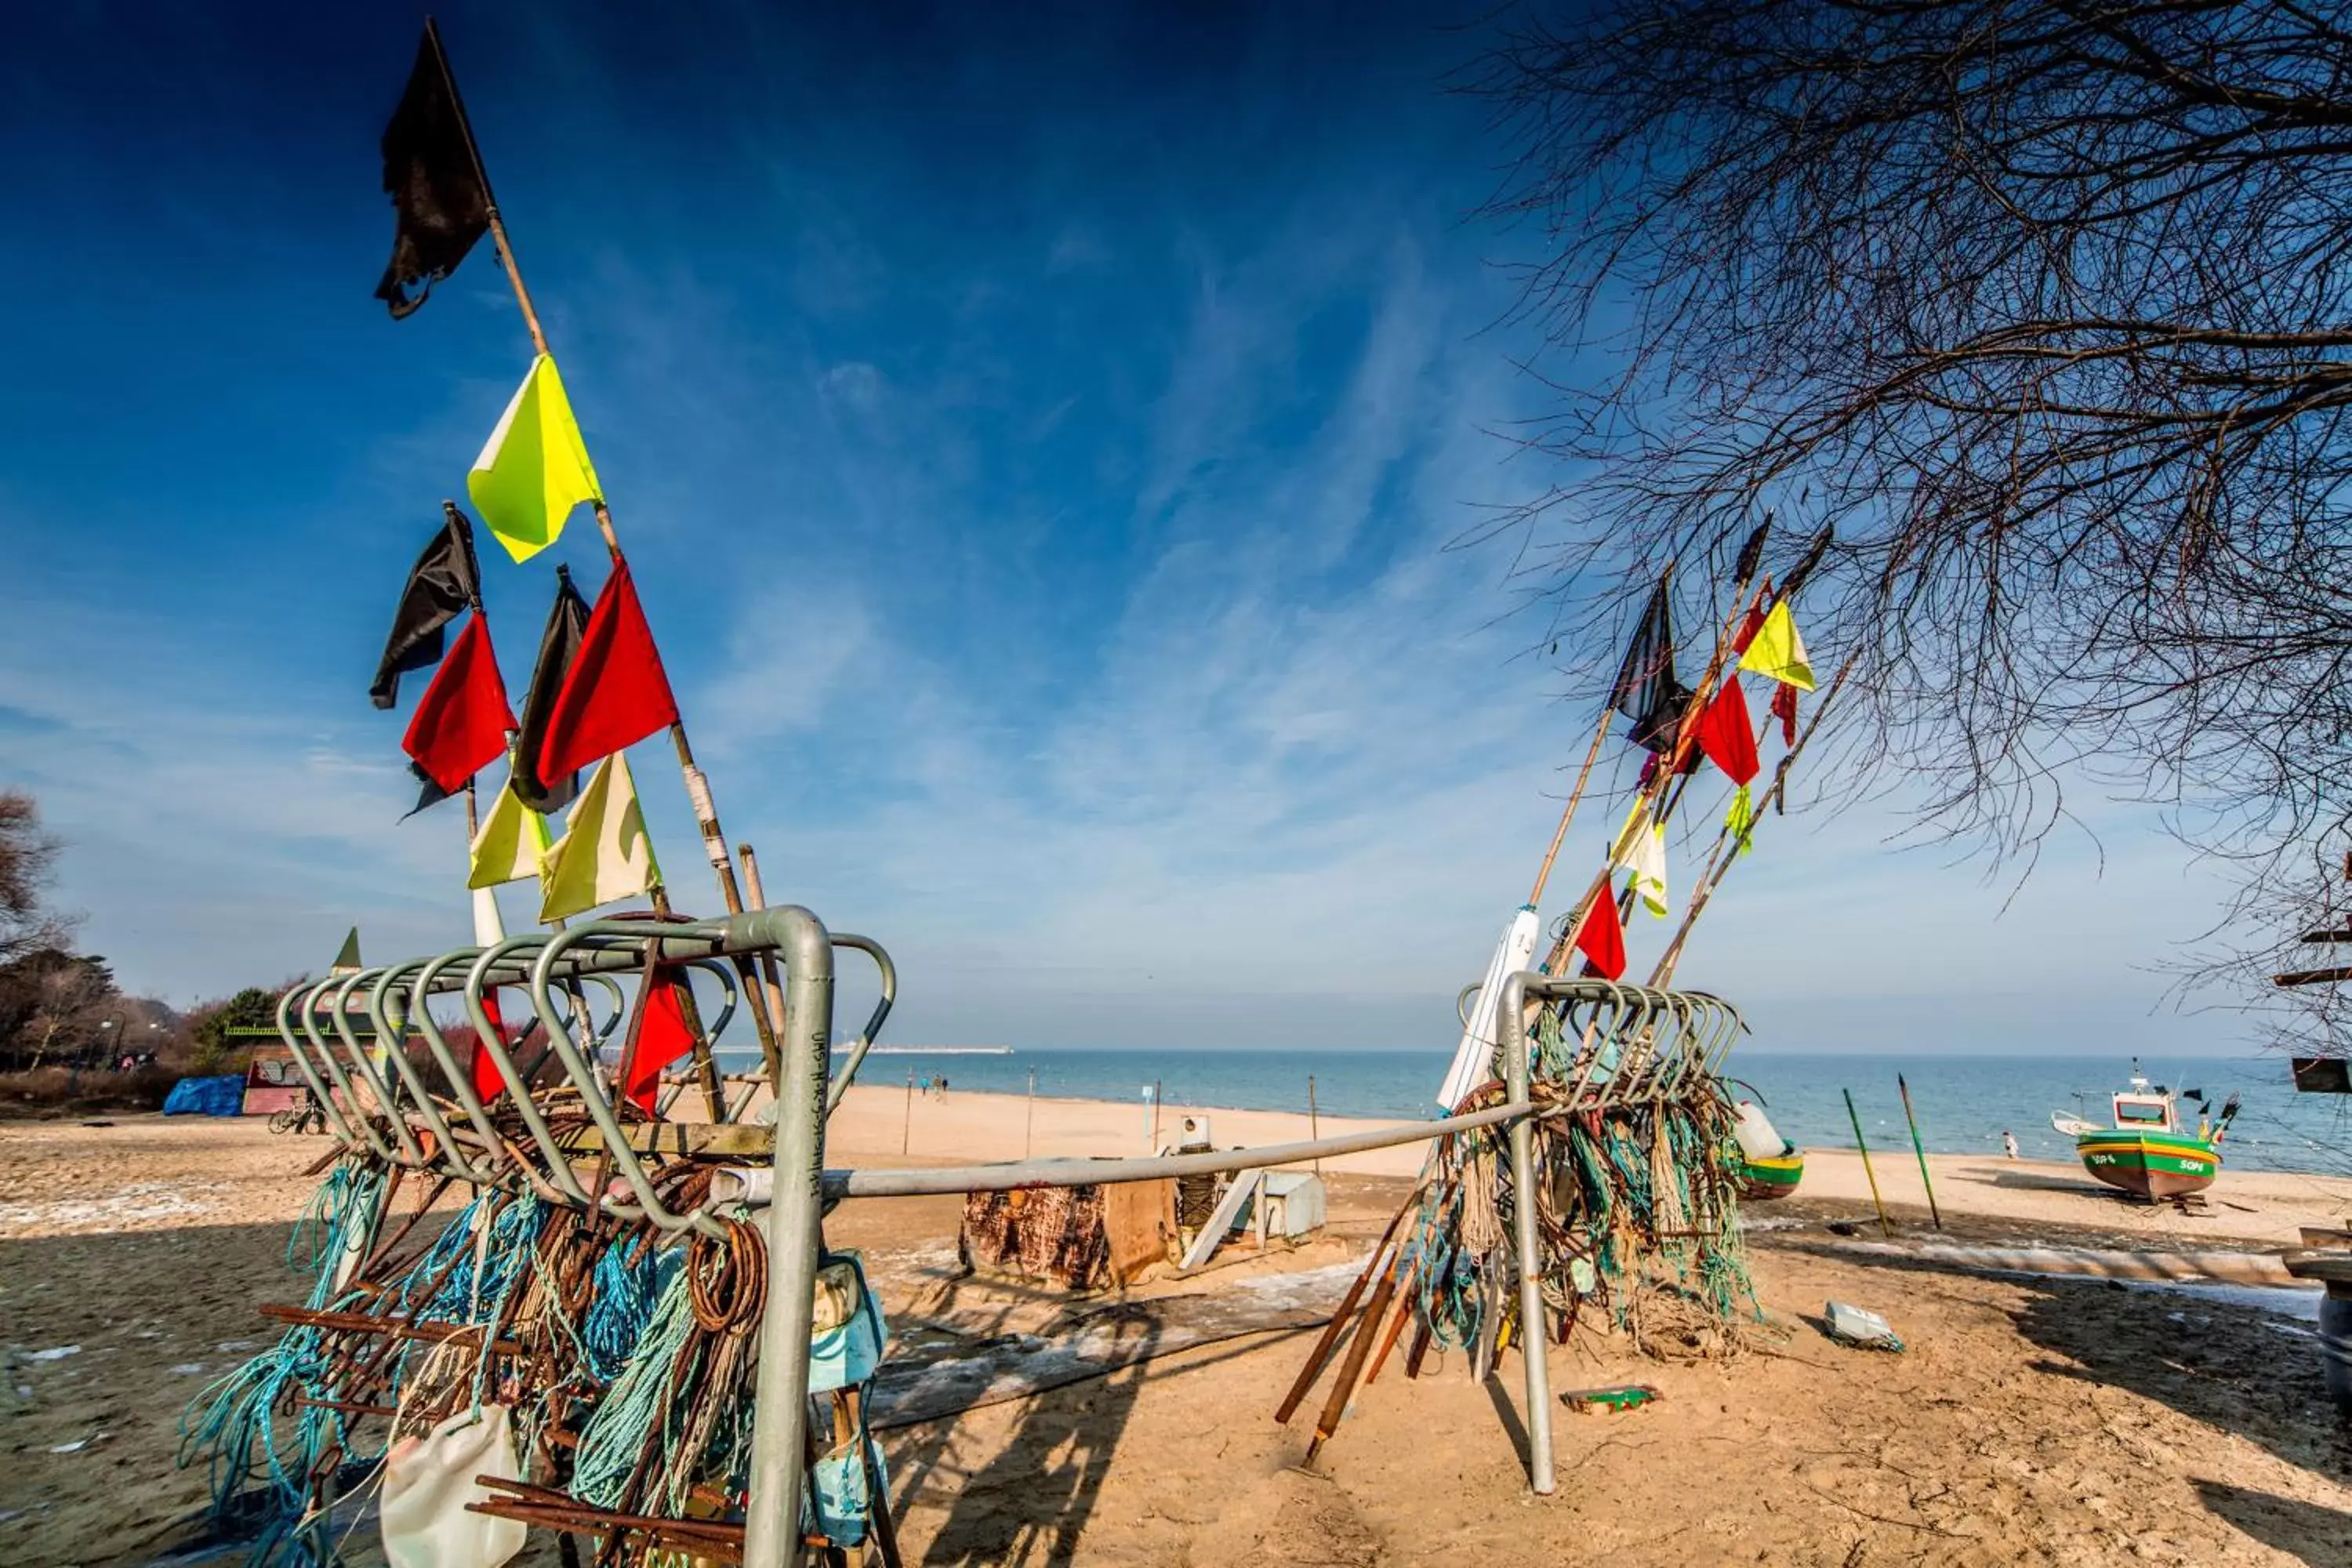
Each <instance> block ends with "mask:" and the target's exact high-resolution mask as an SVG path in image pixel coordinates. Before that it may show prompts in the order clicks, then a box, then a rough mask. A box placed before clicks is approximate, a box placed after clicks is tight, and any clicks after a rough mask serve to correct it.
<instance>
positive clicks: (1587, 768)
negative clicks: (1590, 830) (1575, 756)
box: [1528, 702, 1617, 909]
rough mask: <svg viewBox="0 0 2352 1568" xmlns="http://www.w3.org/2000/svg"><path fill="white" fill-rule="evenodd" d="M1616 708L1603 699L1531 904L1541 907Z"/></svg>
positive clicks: (1534, 907) (1599, 757) (1529, 902)
mask: <svg viewBox="0 0 2352 1568" xmlns="http://www.w3.org/2000/svg"><path fill="white" fill-rule="evenodd" d="M1616 712H1617V710H1615V709H1613V708H1612V707H1610V706H1609V704H1608V703H1606V702H1603V703H1602V704H1601V722H1600V724H1599V725H1597V726H1596V727H1595V728H1594V729H1593V731H1592V745H1591V749H1590V750H1588V751H1587V752H1585V753H1584V766H1582V767H1581V768H1579V769H1578V770H1577V773H1576V785H1575V787H1574V788H1572V789H1570V791H1569V792H1568V807H1567V809H1566V810H1564V811H1562V812H1561V813H1560V814H1559V826H1558V827H1555V828H1553V829H1552V833H1551V847H1550V848H1549V849H1547V850H1545V851H1544V858H1543V864H1542V865H1541V866H1539V867H1538V868H1536V889H1535V891H1534V892H1532V893H1529V894H1528V908H1529V909H1539V908H1541V907H1542V904H1543V896H1544V884H1545V883H1547V882H1549V881H1550V880H1551V863H1552V862H1553V861H1554V860H1557V859H1558V858H1559V847H1560V844H1561V841H1562V840H1564V839H1566V838H1567V837H1568V825H1569V824H1570V822H1572V821H1574V820H1575V819H1576V803H1577V802H1579V801H1580V800H1582V799H1583V798H1584V786H1585V784H1586V782H1587V781H1589V780H1590V779H1591V777H1592V764H1593V763H1597V762H1599V761H1600V760H1601V742H1603V741H1606V740H1607V739H1609V721H1610V720H1611V719H1612V718H1614V717H1616Z"/></svg>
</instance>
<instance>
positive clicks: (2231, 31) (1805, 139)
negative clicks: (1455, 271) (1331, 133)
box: [1463, 0, 2352, 956]
mask: <svg viewBox="0 0 2352 1568" xmlns="http://www.w3.org/2000/svg"><path fill="white" fill-rule="evenodd" d="M1463 85H1464V87H1465V90H1468V91H1471V92H1474V93H1476V94H1479V95H1483V97H1484V98H1485V99H1486V100H1487V101H1488V102H1489V103H1490V104H1491V106H1492V108H1493V110H1494V113H1495V116H1496V124H1497V127H1498V129H1499V131H1500V132H1501V134H1502V135H1503V137H1504V138H1505V139H1506V141H1507V146H1508V147H1509V149H1510V155H1509V162H1508V164H1507V174H1506V176H1505V178H1504V180H1503V183H1502V184H1501V185H1500V187H1499V189H1498V191H1497V193H1496V196H1495V198H1494V200H1493V202H1492V204H1491V212H1492V214H1493V215H1494V216H1498V217H1501V218H1504V219H1506V220H1509V222H1510V228H1509V230H1508V232H1509V233H1511V234H1512V235H1514V236H1515V238H1513V239H1511V240H1509V241H1507V244H1511V245H1513V246H1515V247H1517V250H1518V252H1519V254H1520V256H1521V258H1522V260H1523V264H1524V265H1523V272H1522V276H1523V281H1524V284H1525V290H1524V294H1523V296H1522V308H1523V310H1524V313H1525V317H1526V319H1527V320H1528V321H1532V322H1534V323H1536V324H1538V326H1539V327H1540V329H1541V331H1542V333H1543V336H1544V338H1545V340H1546V341H1547V342H1549V348H1550V352H1549V354H1548V355H1547V356H1546V357H1545V358H1544V359H1543V360H1542V361H1541V362H1540V363H1538V367H1537V368H1538V371H1539V373H1540V374H1543V375H1545V376H1546V377H1547V378H1548V379H1549V382H1550V383H1551V384H1553V385H1555V386H1557V388H1558V389H1559V393H1560V399H1559V404H1558V406H1557V410H1556V412H1555V414H1554V415H1553V416H1551V417H1549V418H1548V419H1545V420H1543V421H1541V422H1539V423H1538V424H1536V425H1534V426H1530V427H1528V428H1527V429H1526V430H1525V431H1524V432H1523V435H1524V437H1525V438H1526V440H1527V441H1528V443H1529V444H1530V445H1531V446H1533V447H1537V448H1538V449H1540V450H1543V451H1545V452H1548V453H1549V454H1552V455H1554V456H1556V457H1558V458H1563V459H1566V460H1567V466H1566V467H1565V468H1562V469H1561V470H1560V471H1561V472H1562V473H1563V474H1564V475H1565V476H1566V478H1565V479H1563V480H1562V482H1561V483H1560V484H1559V487H1558V488H1557V489H1554V490H1553V491H1552V492H1551V493H1549V494H1547V495H1545V496H1542V497H1540V498H1538V500H1536V501H1535V502H1533V503H1532V504H1530V505H1529V506H1528V507H1527V508H1526V509H1525V510H1523V511H1522V512H1520V513H1519V514H1517V516H1516V517H1515V518H1514V519H1512V521H1514V522H1515V523H1517V524H1519V525H1522V526H1524V527H1525V528H1526V529H1527V530H1528V534H1529V536H1530V538H1531V539H1533V540H1534V541H1536V542H1537V543H1538V547H1539V557H1538V558H1539V560H1540V563H1541V566H1542V568H1543V569H1544V570H1545V572H1546V573H1547V577H1546V582H1547V584H1549V591H1551V592H1554V593H1557V594H1559V595H1562V596H1563V598H1564V599H1565V598H1567V597H1570V596H1573V595H1575V593H1576V591H1577V590H1578V588H1579V587H1580V585H1589V584H1591V583H1592V582H1593V581H1594V579H1595V577H1596V575H1598V574H1606V573H1627V572H1629V571H1630V572H1631V573H1632V574H1637V575H1639V574H1648V573H1650V572H1653V571H1654V569H1655V568H1656V567H1657V566H1658V565H1659V564H1661V563H1664V561H1666V560H1668V559H1675V560H1681V561H1685V562H1689V561H1692V560H1694V559H1702V558H1715V559H1720V558H1721V556H1722V555H1723V553H1724V552H1727V550H1728V549H1729V548H1731V547H1732V546H1733V545H1734V544H1736V542H1737V541H1738V539H1739V537H1740V536H1741V535H1742V534H1744V533H1745V531H1747V529H1748V526H1749V525H1750V523H1751V522H1752V521H1753V520H1754V518H1755V517H1756V516H1757V515H1758V514H1759V512H1761V511H1762V510H1766V509H1768V508H1777V509H1778V510H1779V511H1780V515H1781V518H1782V520H1783V522H1784V524H1785V523H1786V522H1787V521H1789V520H1790V519H1796V520H1800V521H1801V524H1802V525H1803V526H1805V527H1808V528H1810V527H1817V526H1819V525H1821V524H1822V523H1831V524H1834V526H1835V528H1836V532H1837V541H1838V543H1837V546H1836V549H1835V551H1834V552H1833V553H1832V558H1831V564H1830V565H1829V566H1828V567H1827V568H1826V569H1825V570H1824V572H1823V574H1822V576H1820V577H1819V578H1817V579H1816V580H1815V583H1814V584H1813V585H1812V586H1811V587H1810V588H1809V589H1808V601H1807V605H1806V615H1805V616H1804V620H1805V624H1806V630H1807V635H1808V638H1809V641H1811V643H1812V644H1813V645H1814V651H1815V652H1816V654H1817V655H1821V656H1822V658H1817V660H1816V663H1817V664H1819V663H1821V662H1823V659H1824V658H1826V659H1827V660H1829V661H1836V660H1840V659H1843V658H1847V657H1851V658H1853V659H1854V660H1855V665H1854V674H1853V683H1852V685H1853V691H1854V692H1855V693H1856V694H1857V700H1856V701H1855V702H1854V703H1853V707H1852V709H1851V710H1850V712H1849V715H1848V720H1849V729H1848V739H1849V740H1850V741H1853V742H1856V744H1855V749H1856V750H1857V751H1858V752H1863V753H1864V754H1867V755H1869V756H1872V757H1874V758H1877V759H1879V760H1880V762H1881V763H1883V764H1884V765H1885V766H1888V767H1891V768H1893V769H1895V770H1898V771H1899V773H1901V774H1902V775H1903V776H1905V777H1907V778H1909V779H1912V780H1916V781H1924V782H1925V784H1926V785H1927V788H1926V790H1925V800H1926V806H1925V814H1926V817H1927V820H1928V821H1929V822H1931V823H1932V824H1934V825H1935V826H1937V827H1940V828H1942V829H1944V830H1948V831H1951V832H1954V833H1957V834H1961V835H1969V836H1975V837H1977V839H1978V841H1979V842H1980V843H1983V844H1988V845H1990V847H1992V848H1993V849H1994V850H1995V851H1996V852H1997V853H2020V852H2022V853H2024V854H2026V855H2027V856H2028V857H2029V861H2028V863H2029V864H2030V856H2031V853H2032V850H2033V848H2034V847H2036V846H2038V845H2039V843H2040V842H2041V840H2042V836H2043V835H2044V834H2046V833H2047V832H2048V830H2049V829H2050V827H2051V826H2052V825H2053V823H2054V822H2056V821H2058V820H2060V819H2061V817H2062V816H2063V813H2064V811H2065V805H2064V799H2065V796H2064V785H2065V784H2066V783H2067V782H2069V781H2070V780H2078V779H2080V780H2088V781H2092V782H2094V783H2097V784H2104V785H2107V786H2110V787H2112V786H2116V785H2118V784H2120V785H2121V786H2123V787H2125V788H2127V789H2131V790H2134V791H2137V792H2138V793H2140V794H2142V795H2146V796H2147V797H2150V798H2153V799H2155V800H2157V801H2159V802H2161V803H2162V804H2163V805H2164V806H2165V808H2166V809H2167V812H2168V816H2169V818H2170V820H2172V821H2173V822H2174V823H2175V825H2176V826H2178V827H2179V830H2180V831H2181V832H2182V833H2184V834H2185V835H2186V836H2187V837H2189V838H2190V839H2191V840H2192V841H2193V842H2194V843H2196V844H2197V845H2199V846H2200V847H2202V848H2204V849H2206V850H2207V851H2210V852H2211V853H2214V854H2217V855H2221V856H2227V857H2232V858H2238V859H2240V860H2241V861H2242V865H2243V868H2244V870H2245V872H2246V877H2247V885H2248V886H2249V887H2250V888H2256V887H2259V888H2260V889H2261V894H2260V897H2259V899H2258V900H2253V901H2258V902H2260V903H2262V904H2264V905H2269V906H2271V907H2273V910H2276V909H2277V908H2278V907H2279V906H2278V900H2279V899H2280V897H2281V894H2282V890H2283V889H2285V888H2286V887H2288V886H2289V885H2292V887H2293V889H2294V895H2293V896H2294V898H2295V899H2296V900H2298V904H2297V905H2296V906H2295V907H2293V908H2292V909H2291V910H2290V911H2289V912H2288V921H2290V922H2291V923H2295V924H2298V925H2299V924H2300V923H2301V922H2303V921H2305V920H2307V919H2309V918H2311V917H2312V916H2313V915H2315V914H2319V913H2325V912H2326V911H2327V910H2329V909H2330V908H2332V907H2333V905H2334V903H2335V902H2336V900H2337V895H2338V894H2339V893H2340V892H2341V889H2342V877H2343V873H2344V863H2343V852H2344V850H2345V848H2346V847H2347V839H2352V823H2347V811H2352V784H2347V780H2352V679H2347V677H2352V668H2347V664H2352V521H2348V520H2347V492H2346V490H2345V489H2344V487H2345V484H2346V481H2347V478H2352V426H2347V409H2352V356H2347V349H2352V308H2347V286H2352V259H2347V258H2352V16H2347V14H2346V7H2344V6H2340V5H2308V4H2299V3H2297V0H2271V3H2267V4H2263V3H2257V4H2235V3H2230V4H2224V3H2217V0H2206V3H2198V0H2189V3H2185V4H2137V3H2126V0H1627V3H1624V4H1620V5H1604V6H1601V7H1599V8H1584V9H1581V10H1580V11H1577V12H1573V13H1570V15H1568V16H1564V17H1561V18H1559V19H1552V18H1549V17H1547V16H1544V15H1541V14H1537V13H1529V14H1521V15H1518V16H1516V17H1515V18H1513V19H1511V20H1509V21H1507V24H1506V37H1505V39H1504V41H1503V43H1502V44H1501V45H1500V47H1497V48H1496V49H1495V50H1494V51H1493V52H1492V53H1491V54H1490V55H1488V56H1487V57H1486V58H1484V59H1483V60H1482V61H1481V62H1480V63H1479V64H1478V65H1477V66H1476V67H1475V68H1474V69H1473V70H1472V72H1471V73H1470V74H1469V75H1468V76H1467V77H1466V78H1465V81H1464V83H1463ZM1882 776H1885V775H1882ZM2263 930H2264V931H2266V932H2267V933H2269V934H2268V935H2266V936H2265V937H2264V938H2263V940H2262V941H2259V942H2253V943H2252V944H2251V948H2250V949H2248V950H2247V952H2251V951H2255V950H2261V949H2263V948H2265V947H2266V946H2268V945H2270V944H2272V943H2273V942H2275V940H2276V938H2277V936H2278V935H2279V934H2280V933H2281V931H2282V928H2281V926H2280V924H2279V922H2278V921H2277V920H2276V919H2275V918H2273V919H2272V920H2269V921H2265V922H2264V925H2263ZM2284 934H2286V935H2289V936H2291V935H2292V934H2293V933H2292V932H2291V931H2290V932H2285V933H2284ZM2242 946H2244V944H2242ZM2245 955H2246V952H2241V953H2240V956H2245Z"/></svg>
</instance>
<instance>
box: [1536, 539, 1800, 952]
mask: <svg viewBox="0 0 2352 1568" xmlns="http://www.w3.org/2000/svg"><path fill="white" fill-rule="evenodd" d="M1754 597H1755V595H1751V594H1750V593H1749V592H1748V583H1747V581H1746V580H1744V579H1743V580H1742V581H1741V582H1740V583H1739V584H1738V593H1736V594H1735V595H1733V598H1732V609H1731V614H1730V616H1728V617H1727V619H1726V620H1725V621H1724V623H1723V626H1722V628H1721V629H1720V630H1719V631H1718V632H1717V635H1716V639H1715V647H1714V648H1713V650H1712V651H1711V652H1710V653H1709V654H1708V656H1707V661H1706V669H1705V670H1704V671H1703V672H1702V673H1701V674H1700V676H1699V682H1698V685H1697V686H1696V688H1694V689H1693V690H1692V692H1691V695H1690V698H1689V700H1687V701H1686V702H1685V704H1684V705H1683V711H1682V717H1681V719H1680V721H1678V722H1677V723H1676V725H1675V740H1674V744H1673V745H1671V746H1669V747H1667V748H1666V750H1664V752H1659V753H1657V756H1658V766H1657V771H1656V773H1654V776H1653V777H1652V778H1651V780H1650V782H1649V784H1646V785H1644V786H1643V789H1642V792H1641V793H1640V794H1639V795H1635V796H1634V804H1635V805H1648V806H1654V805H1656V803H1657V801H1658V800H1659V798H1660V797H1661V796H1663V795H1664V793H1665V790H1666V787H1667V785H1669V784H1672V783H1673V782H1674V779H1675V775H1676V774H1677V773H1680V772H1681V771H1682V766H1683V763H1685V761H1686V760H1687V759H1688V758H1689V756H1690V753H1691V750H1692V748H1693V747H1695V746H1696V744H1697V743H1698V716H1699V713H1700V711H1701V710H1703V709H1705V707H1706V701H1707V696H1708V693H1710V692H1711V691H1712V690H1713V689H1714V688H1715V681H1716V677H1717V676H1718V675H1719V674H1721V673H1722V669H1723V662H1724V655H1725V652H1726V650H1727V649H1728V648H1729V647H1730V646H1731V639H1732V638H1733V637H1735V636H1737V635H1738V631H1739V627H1740V625H1741V623H1743V622H1745V621H1746V620H1747V618H1748V605H1749V604H1750V602H1751V599H1752V598H1754ZM1629 815H1630V814H1629ZM1620 847H1621V846H1620V844H1619V843H1618V841H1616V840H1614V839H1612V840H1611V842H1610V846H1609V858H1608V860H1607V861H1606V862H1604V863H1603V864H1602V866H1601V870H1600V872H1599V874H1597V875H1596V876H1595V877H1594V878H1593V879H1592V882H1591V886H1589V887H1587V888H1586V889H1585V890H1584V896H1583V897H1582V898H1580V899H1579V900H1577V901H1576V907H1575V909H1574V910H1573V911H1572V912H1571V914H1570V919H1569V921H1568V923H1567V924H1566V925H1565V926H1563V927H1562V928H1561V931H1560V935H1559V940H1558V941H1556V942H1553V943H1552V949H1551V953H1550V956H1549V958H1548V959H1547V960H1546V962H1545V964H1544V968H1545V972H1546V973H1551V974H1557V973H1560V965H1561V964H1562V963H1565V962H1566V961H1567V958H1568V951H1569V947H1570V943H1572V942H1574V941H1575V939H1576V933H1577V931H1578V930H1579V929H1580V927H1581V926H1582V925H1583V923H1584V917H1585V914H1586V913H1587V911H1589V910H1591V907H1592V900H1595V899H1598V898H1600V897H1601V895H1602V894H1603V893H1604V892H1606V891H1608V890H1609V888H1610V886H1611V884H1612V881H1613V880H1614V879H1615V876H1616V870H1617V852H1618V850H1619V848H1620ZM1632 903H1633V889H1630V888H1629V889H1626V891H1625V894H1624V896H1623V897H1622V899H1621V900H1619V905H1618V910H1617V919H1618V923H1619V924H1621V925H1622V924H1623V923H1624V921H1625V919H1626V917H1627V916H1628V915H1630V914H1631V913H1632ZM1588 972H1589V971H1588Z"/></svg>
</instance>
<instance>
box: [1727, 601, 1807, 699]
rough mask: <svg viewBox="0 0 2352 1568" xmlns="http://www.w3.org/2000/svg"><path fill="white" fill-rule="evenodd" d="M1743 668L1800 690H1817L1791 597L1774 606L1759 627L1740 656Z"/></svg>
mask: <svg viewBox="0 0 2352 1568" xmlns="http://www.w3.org/2000/svg"><path fill="white" fill-rule="evenodd" d="M1739 668H1742V669H1752V670H1754V671H1755V672H1756V673H1757V674H1759V675H1761V676H1764V677H1766V678H1767V679H1772V680H1777V681H1779V682H1780V684H1782V685H1783V686H1793V687H1795V688H1796V689H1798V690H1800V691H1811V689H1813V667H1812V666H1811V664H1810V663H1808V662H1806V659H1805V639H1804V638H1802V637H1799V636H1798V635H1797V621H1796V617H1795V616H1791V615H1790V614H1789V601H1788V600H1786V599H1783V600H1781V601H1780V603H1779V604H1777V605H1773V606H1772V613H1771V614H1770V615H1769V616H1765V617H1764V624H1763V625H1762V626H1759V627H1757V628H1756V640H1755V641H1754V642H1751V643H1749V644H1748V651H1747V652H1746V653H1744V654H1742V655H1740V656H1739Z"/></svg>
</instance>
